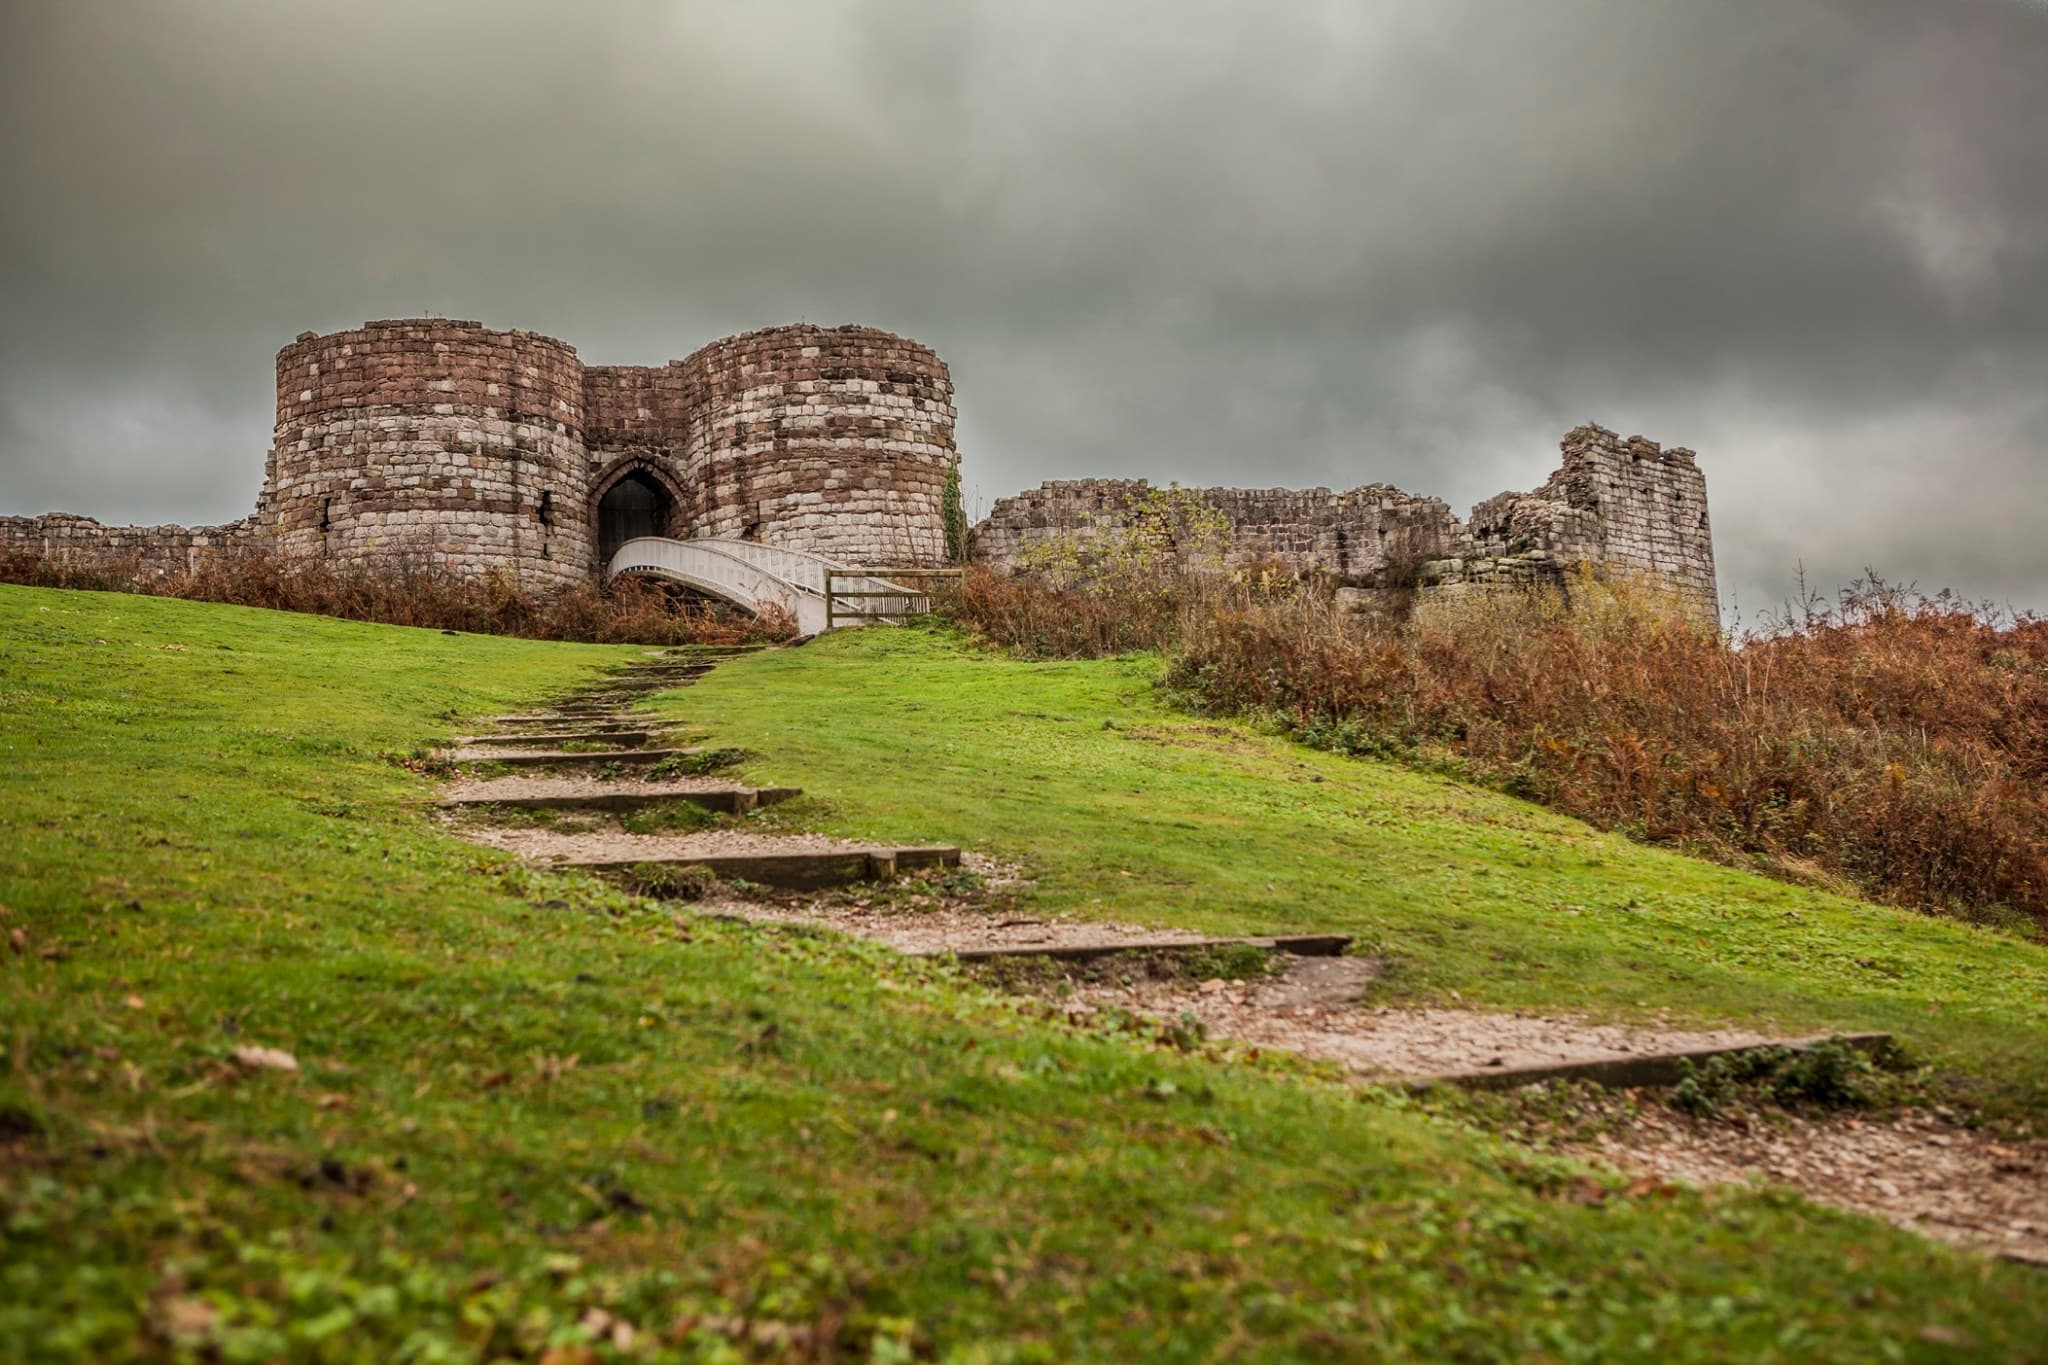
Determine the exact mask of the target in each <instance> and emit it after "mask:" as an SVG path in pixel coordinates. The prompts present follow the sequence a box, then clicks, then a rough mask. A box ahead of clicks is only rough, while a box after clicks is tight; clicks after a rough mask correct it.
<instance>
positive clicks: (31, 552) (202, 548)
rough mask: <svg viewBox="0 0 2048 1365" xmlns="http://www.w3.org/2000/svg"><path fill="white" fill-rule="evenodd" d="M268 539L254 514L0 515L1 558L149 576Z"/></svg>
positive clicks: (187, 568) (192, 566)
mask: <svg viewBox="0 0 2048 1365" xmlns="http://www.w3.org/2000/svg"><path fill="white" fill-rule="evenodd" d="M265 543H266V541H265V538H264V536H263V532H262V529H261V528H260V527H259V526H258V524H257V519H256V518H255V517H244V518H242V519H241V520H240V521H231V522H228V523H227V524H226V525H223V526H103V525H101V524H100V523H99V522H97V521H94V520H93V519H92V518H91V517H81V516H74V515H73V514H71V513H69V512H46V513H44V514H43V515H42V516H39V517H0V559H6V558H13V557H17V556H18V557H25V558H29V559H36V560H46V561H48V562H50V563H55V564H67V565H72V566H76V567H80V568H93V567H98V568H105V569H108V570H121V571H124V572H125V571H133V572H135V573H138V574H140V575H142V576H143V577H146V578H161V577H163V576H164V575H166V574H172V573H193V572H197V571H198V570H199V569H200V568H202V567H204V566H205V565H206V564H207V563H209V562H210V561H212V560H214V559H216V558H219V557H221V556H223V555H233V554H239V553H242V552H244V551H247V550H251V549H257V548H260V547H262V546H263V545H264V544H265Z"/></svg>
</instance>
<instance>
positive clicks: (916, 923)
mask: <svg viewBox="0 0 2048 1365" xmlns="http://www.w3.org/2000/svg"><path fill="white" fill-rule="evenodd" d="M703 909H704V910H705V911H706V912H708V913H711V914H718V915H730V916H732V917H733V918H735V919H744V920H751V921H753V922H755V923H757V924H810V925H816V926H818V927H820V928H825V929H837V930H838V931H839V932H841V933H844V934H852V935H854V936H855V937H858V938H865V939H872V940H874V941H875V942H877V943H886V944H887V945H889V946H890V947H891V948H894V949H896V950H897V951H899V952H905V953H942V952H961V951H965V950H967V949H975V948H1048V947H1062V948H1081V947H1091V948H1092V947H1100V946H1106V945H1114V944H1119V943H1161V942H1174V943H1186V942H1191V941H1195V940H1199V939H1201V938H1202V937H1204V936H1203V935H1201V934H1190V933H1185V932H1182V931H1179V930H1173V929H1148V928H1146V927H1144V926H1143V925H1137V924H1108V923H1101V922H1096V921H1073V920H1049V919H1039V918H1035V917H1031V916H1022V915H1020V916H1015V917H1010V918H1004V917H1001V916H997V915H991V914H989V913H988V912H987V911H986V910H976V909H970V908H967V907H964V906H960V905H956V904H951V903H948V902H945V901H939V900H934V901H933V902H932V903H931V904H930V905H928V906H925V907H921V908H918V909H913V910H902V909H895V908H890V907H885V906H881V905H861V904H859V903H851V904H843V905H835V904H831V903H829V902H827V901H823V900H815V901H803V902H798V903H794V904H779V905H778V904H772V903H767V902H757V901H742V900H725V901H715V902H713V901H707V902H704V904H703Z"/></svg>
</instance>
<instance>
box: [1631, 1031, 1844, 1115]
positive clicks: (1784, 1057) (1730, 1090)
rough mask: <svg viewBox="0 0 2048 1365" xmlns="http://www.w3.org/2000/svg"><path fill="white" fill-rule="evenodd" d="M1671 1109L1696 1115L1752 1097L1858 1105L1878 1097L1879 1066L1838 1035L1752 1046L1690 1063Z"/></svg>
mask: <svg viewBox="0 0 2048 1365" xmlns="http://www.w3.org/2000/svg"><path fill="white" fill-rule="evenodd" d="M1685 1072H1686V1074H1685V1076H1684V1078H1683V1079H1681V1080H1680V1081H1679V1082H1678V1084H1677V1085H1675V1086H1673V1087H1672V1089H1671V1107H1672V1108H1674V1109H1677V1110H1679V1111H1680V1112H1681V1113H1687V1114H1692V1115H1695V1116H1698V1117H1706V1116H1708V1115H1711V1114H1714V1113H1717V1112H1719V1111H1720V1110H1721V1109H1722V1108H1723V1107H1724V1106H1726V1105H1727V1104H1729V1103H1730V1102H1731V1101H1732V1100H1734V1099H1735V1098H1736V1097H1738V1096H1743V1095H1748V1096H1752V1097H1754V1098H1757V1099H1761V1100H1764V1101H1767V1102H1769V1103H1771V1104H1774V1105H1777V1106H1778V1107H1779V1108H1782V1109H1860V1108H1863V1107H1865V1106H1866V1105H1868V1104H1870V1103H1871V1101H1872V1099H1873V1098H1874V1096H1873V1094H1872V1091H1871V1080H1872V1078H1873V1077H1874V1076H1875V1074H1876V1067H1874V1066H1873V1065H1872V1064H1871V1060H1870V1058H1869V1057H1867V1056H1865V1055H1864V1054H1863V1053H1862V1052H1860V1051H1858V1050H1857V1049H1856V1048H1854V1047H1851V1046H1850V1045H1849V1044H1847V1043H1844V1042H1841V1041H1840V1040H1838V1039H1829V1040H1827V1041H1825V1042H1821V1043H1815V1044H1813V1045H1811V1046H1809V1047H1803V1048H1784V1047H1767V1048H1751V1049H1749V1050H1747V1051H1743V1052H1731V1053H1726V1054H1724V1055H1722V1056H1719V1057H1710V1058H1708V1059H1707V1060H1706V1061H1705V1062H1703V1063H1700V1064H1698V1065H1694V1064H1692V1063H1686V1066H1685Z"/></svg>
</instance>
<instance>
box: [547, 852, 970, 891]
mask: <svg viewBox="0 0 2048 1365" xmlns="http://www.w3.org/2000/svg"><path fill="white" fill-rule="evenodd" d="M959 865H960V850H959V849H957V848H872V849H859V848H853V849H801V850H795V851H791V852H785V853H770V852H756V853H708V854H702V855H696V856H685V857H676V858H639V859H632V860H619V859H596V858H591V859H582V858H565V859H559V860H556V861H554V862H551V863H549V864H548V866H550V867H554V868H574V869H576V870H579V871H584V872H597V873H603V874H607V875H620V874H626V873H632V872H635V871H637V870H640V869H647V868H661V869H669V870H675V871H681V870H683V869H685V868H692V867H701V868H704V869H705V870H706V871H708V872H710V873H711V875H712V876H714V877H717V878H719V879H720V880H722V881H747V882H753V883H755V884H756V885H759V886H772V887H776V888H778V889H780V890H784V891H820V890H824V889H825V888H827V887H834V886H848V885H851V884H853V883H855V882H878V881H888V880H889V879H890V878H892V877H896V876H899V875H901V874H903V873H906V872H913V871H921V870H927V869H934V868H947V867H958V866H959ZM656 894H658V892H657V893H656Z"/></svg>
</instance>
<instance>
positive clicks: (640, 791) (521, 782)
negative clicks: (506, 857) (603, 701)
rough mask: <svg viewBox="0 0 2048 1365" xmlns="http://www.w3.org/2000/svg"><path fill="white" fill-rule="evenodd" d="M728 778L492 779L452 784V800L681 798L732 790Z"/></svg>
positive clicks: (449, 785)
mask: <svg viewBox="0 0 2048 1365" xmlns="http://www.w3.org/2000/svg"><path fill="white" fill-rule="evenodd" d="M735 785H737V784H735V783H734V782H733V780H732V779H731V778H729V777H665V778H663V779H661V780H660V781H659V782H647V781H643V780H641V779H639V778H636V777H618V778H600V777H591V776H584V777H577V776H555V777H492V778H484V779H477V778H465V779H463V780H461V781H458V782H451V783H449V784H448V788H447V792H446V795H447V798H448V799H449V800H452V801H518V800H521V799H523V798H526V797H530V796H618V795H634V796H680V795H683V794H685V793H687V792H714V791H717V792H722V791H731V790H732V789H733V787H734V786H735Z"/></svg>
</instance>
